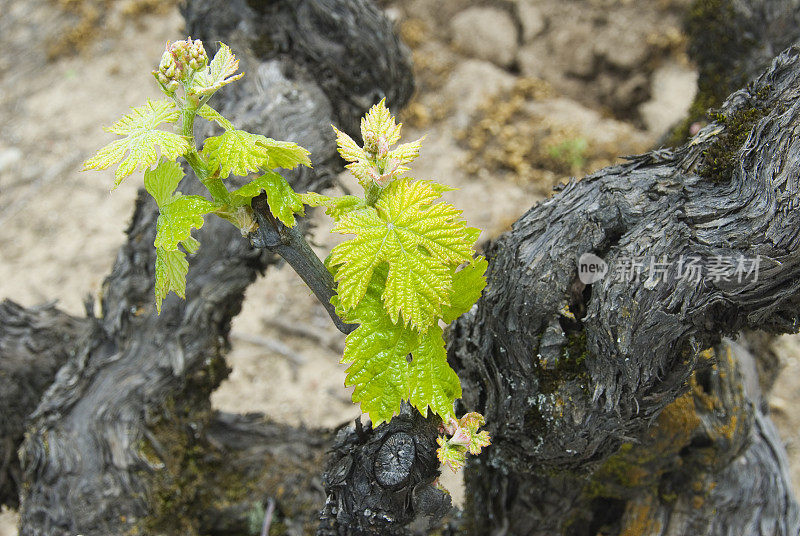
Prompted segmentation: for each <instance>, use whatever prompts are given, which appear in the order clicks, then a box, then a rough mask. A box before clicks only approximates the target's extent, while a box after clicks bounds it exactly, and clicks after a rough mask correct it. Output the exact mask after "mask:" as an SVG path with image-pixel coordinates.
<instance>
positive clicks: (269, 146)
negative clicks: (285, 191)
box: [256, 136, 311, 169]
mask: <svg viewBox="0 0 800 536" xmlns="http://www.w3.org/2000/svg"><path fill="white" fill-rule="evenodd" d="M262 138H263V139H259V140H258V141H257V142H256V143H257V144H258V145H259V146H260V147H263V148H264V149H265V150H266V153H267V156H268V157H269V167H270V169H275V168H284V169H294V168H296V167H297V166H306V167H311V159H310V158H308V155H309V154H311V153H309V152H308V150H307V149H305V148H303V147H300V146H299V145H297V144H296V143H293V142H290V141H277V140H273V139H272V138H264V137H263V136H262Z"/></svg>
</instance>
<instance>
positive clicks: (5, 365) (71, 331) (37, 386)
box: [0, 300, 93, 507]
mask: <svg viewBox="0 0 800 536" xmlns="http://www.w3.org/2000/svg"><path fill="white" fill-rule="evenodd" d="M92 324H93V321H92V319H79V318H75V317H72V316H69V315H67V314H64V313H62V312H60V311H59V310H58V309H56V308H55V306H53V304H45V305H41V306H38V307H31V308H29V309H24V308H22V307H21V306H19V305H17V304H16V303H14V302H12V301H9V300H6V301H4V302H2V303H0V408H3V410H2V413H0V504H5V505H8V506H12V507H17V506H18V505H19V487H20V485H21V484H22V472H21V469H20V465H19V458H18V457H17V449H18V448H19V446H20V444H21V443H22V438H23V434H24V433H25V418H26V417H27V416H28V415H30V414H31V412H32V411H33V410H34V409H36V406H37V405H38V404H39V401H40V400H41V398H42V395H43V394H44V391H45V389H47V387H48V386H49V385H50V384H51V383H53V379H54V378H55V375H56V372H58V369H59V368H60V367H61V365H63V364H64V363H65V362H66V361H67V359H68V358H69V356H70V355H71V354H72V353H73V352H74V351H75V349H76V347H77V346H78V345H80V344H81V343H82V341H83V340H84V339H85V338H86V337H87V336H90V334H91V331H92V327H91V326H92Z"/></svg>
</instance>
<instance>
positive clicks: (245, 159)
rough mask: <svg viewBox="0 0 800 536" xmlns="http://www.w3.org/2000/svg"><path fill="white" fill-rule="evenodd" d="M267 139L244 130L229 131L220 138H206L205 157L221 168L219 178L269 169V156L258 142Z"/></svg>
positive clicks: (204, 145) (204, 144)
mask: <svg viewBox="0 0 800 536" xmlns="http://www.w3.org/2000/svg"><path fill="white" fill-rule="evenodd" d="M266 139H267V138H266V137H264V136H261V135H260V134H250V133H249V132H245V131H244V130H227V131H225V132H223V133H222V134H220V135H219V136H212V137H210V138H206V141H205V143H203V151H202V153H203V156H205V157H206V158H207V159H208V160H209V162H211V164H212V165H215V166H219V178H220V179H226V178H228V176H229V175H230V174H231V172H233V174H234V175H240V176H245V175H247V174H248V173H251V172H255V171H259V170H260V169H265V168H267V162H269V155H268V154H267V151H266V150H265V148H264V147H263V146H260V145H258V143H257V142H258V141H261V140H266Z"/></svg>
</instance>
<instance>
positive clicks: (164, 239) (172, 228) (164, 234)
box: [155, 194, 215, 251]
mask: <svg viewBox="0 0 800 536" xmlns="http://www.w3.org/2000/svg"><path fill="white" fill-rule="evenodd" d="M159 209H160V210H161V214H160V215H159V216H158V223H157V230H156V241H155V246H156V247H157V248H163V249H165V250H168V251H172V250H175V249H176V248H177V247H178V243H179V242H183V241H184V240H188V239H189V237H191V232H192V229H193V228H194V229H200V228H201V227H202V226H203V216H204V215H205V214H208V213H209V212H213V211H214V209H215V206H214V203H212V202H211V201H209V200H208V199H206V198H205V197H200V196H199V195H181V194H176V195H174V196H173V197H172V198H170V199H169V200H168V202H167V203H166V204H165V205H162V206H160V207H159Z"/></svg>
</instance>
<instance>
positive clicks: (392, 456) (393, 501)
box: [317, 405, 451, 536]
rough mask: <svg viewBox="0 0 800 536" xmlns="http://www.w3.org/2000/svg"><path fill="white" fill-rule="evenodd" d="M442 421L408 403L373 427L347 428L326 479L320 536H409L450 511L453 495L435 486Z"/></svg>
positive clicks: (337, 447) (329, 461) (336, 446)
mask: <svg viewBox="0 0 800 536" xmlns="http://www.w3.org/2000/svg"><path fill="white" fill-rule="evenodd" d="M438 423H439V419H438V417H436V416H434V415H430V416H429V417H428V418H427V419H426V418H424V417H422V415H420V413H419V412H418V411H416V410H415V409H413V408H411V407H410V406H408V405H404V406H403V410H402V412H401V414H400V415H398V416H396V417H394V418H393V419H392V420H391V422H390V423H388V424H384V425H382V426H379V427H377V428H375V429H371V428H364V427H362V426H360V423H357V424H356V427H355V429H353V430H350V429H344V430H342V431H341V432H340V433H339V435H338V436H337V438H336V444H335V445H334V448H333V452H332V453H331V456H330V459H329V460H328V463H327V465H326V471H325V475H324V480H325V489H326V490H327V492H328V498H327V501H326V503H325V508H324V510H323V512H322V521H321V523H320V526H319V530H318V531H317V535H318V536H341V535H347V534H384V535H387V536H389V535H395V534H396V535H400V534H408V532H407V530H406V529H405V526H406V525H408V524H409V523H411V522H412V521H414V520H415V519H418V520H419V521H420V525H421V527H420V528H421V529H423V530H424V529H425V528H426V526H427V523H426V522H425V518H426V517H428V518H430V519H428V521H429V522H435V521H438V520H439V519H441V517H442V516H443V515H445V514H446V513H447V512H448V511H449V510H450V508H451V503H450V496H449V495H448V494H447V493H445V492H443V491H441V490H439V489H438V488H435V487H434V486H433V485H432V483H433V481H434V480H435V479H436V478H437V477H438V476H439V470H438V466H439V462H438V460H437V459H436V454H435V450H436V442H435V437H436V435H437V431H438V427H439V426H438Z"/></svg>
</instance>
